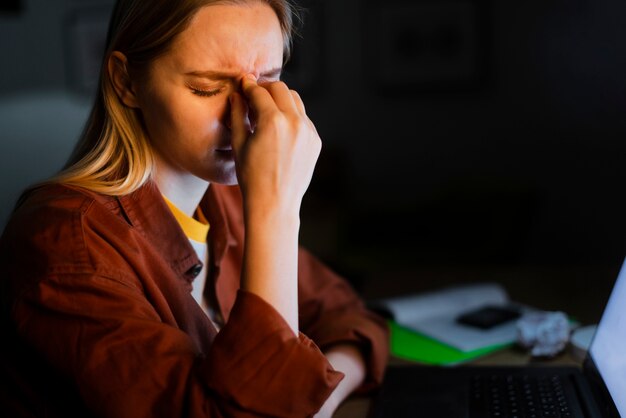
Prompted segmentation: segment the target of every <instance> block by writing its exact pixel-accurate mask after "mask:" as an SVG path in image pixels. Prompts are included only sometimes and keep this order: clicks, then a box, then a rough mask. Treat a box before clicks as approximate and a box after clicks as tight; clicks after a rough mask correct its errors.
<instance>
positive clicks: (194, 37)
mask: <svg viewBox="0 0 626 418" xmlns="http://www.w3.org/2000/svg"><path fill="white" fill-rule="evenodd" d="M206 7H207V10H210V9H208V8H210V7H217V6H206ZM266 7H268V6H266ZM231 10H233V9H231ZM234 10H235V11H237V12H238V10H237V8H235V9H234ZM272 13H273V11H272ZM199 18H200V12H199V13H198V14H197V15H196V16H194V19H193V20H192V23H191V25H190V26H189V27H188V28H187V29H186V30H185V31H183V32H182V33H181V34H180V37H179V39H177V40H176V43H177V45H176V46H175V48H173V51H172V52H175V53H174V55H176V59H177V61H178V66H179V67H180V68H182V69H184V70H185V71H207V70H214V71H237V72H240V73H242V74H246V73H255V74H261V73H264V72H267V71H271V70H273V69H275V68H277V67H278V68H280V67H282V58H283V56H282V53H283V49H282V47H283V44H282V32H280V28H279V24H278V21H277V20H276V22H275V23H276V28H277V29H278V31H277V33H276V34H277V35H278V36H279V37H280V39H277V36H273V35H270V36H269V37H268V36H260V37H259V36H257V33H256V32H254V30H253V29H252V28H242V30H243V32H242V31H241V30H237V31H233V30H232V26H228V25H226V26H224V31H222V30H217V31H216V30H215V29H219V28H220V26H221V24H220V23H217V26H215V25H212V24H203V23H202V22H200V20H199ZM205 18H206V16H205ZM251 31H252V32H251ZM261 33H262V34H263V35H265V34H266V33H265V32H261ZM279 42H280V43H279Z"/></svg>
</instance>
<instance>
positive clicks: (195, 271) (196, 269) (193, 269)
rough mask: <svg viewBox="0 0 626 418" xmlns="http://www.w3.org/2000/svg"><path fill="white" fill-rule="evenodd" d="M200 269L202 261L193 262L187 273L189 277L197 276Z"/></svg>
mask: <svg viewBox="0 0 626 418" xmlns="http://www.w3.org/2000/svg"><path fill="white" fill-rule="evenodd" d="M201 271H202V263H198V264H194V265H193V266H192V267H191V268H190V269H189V270H188V271H187V274H188V275H190V276H191V277H194V278H195V277H198V275H199V274H200V272H201Z"/></svg>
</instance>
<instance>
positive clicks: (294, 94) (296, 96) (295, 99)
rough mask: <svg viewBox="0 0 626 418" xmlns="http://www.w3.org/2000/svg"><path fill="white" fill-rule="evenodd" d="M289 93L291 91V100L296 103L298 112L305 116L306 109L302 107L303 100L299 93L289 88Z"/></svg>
mask: <svg viewBox="0 0 626 418" xmlns="http://www.w3.org/2000/svg"><path fill="white" fill-rule="evenodd" d="M290 93H291V96H292V97H293V102H294V103H295V104H296V108H297V109H298V111H299V112H300V114H301V115H302V116H305V115H306V109H305V108H304V102H303V101H302V98H301V97H300V94H298V92H297V91H295V90H290Z"/></svg>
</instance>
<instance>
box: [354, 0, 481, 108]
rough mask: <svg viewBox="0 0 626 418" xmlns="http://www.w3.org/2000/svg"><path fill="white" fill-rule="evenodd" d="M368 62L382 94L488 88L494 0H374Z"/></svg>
mask: <svg viewBox="0 0 626 418" xmlns="http://www.w3.org/2000/svg"><path fill="white" fill-rule="evenodd" d="M364 22H365V25H364V27H365V34H364V39H365V51H366V53H365V59H366V61H367V63H366V65H365V66H364V67H365V68H367V69H368V71H369V74H368V76H369V77H368V78H370V79H372V80H374V84H375V86H376V88H377V90H378V92H379V94H382V95H385V96H402V95H413V94H415V93H424V94H426V93H454V92H463V91H477V90H480V89H482V88H483V87H484V86H485V84H486V81H487V78H488V65H487V64H488V57H489V50H490V47H489V45H490V44H491V41H490V34H491V30H490V19H489V3H488V0H391V1H385V2H383V1H377V0H369V1H368V2H367V3H366V9H365V19H364Z"/></svg>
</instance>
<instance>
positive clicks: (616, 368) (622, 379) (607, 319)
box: [589, 261, 626, 417]
mask: <svg viewBox="0 0 626 418" xmlns="http://www.w3.org/2000/svg"><path fill="white" fill-rule="evenodd" d="M589 351H590V354H591V358H592V359H593V361H594V362H595V364H596V367H597V369H598V372H599V373H600V376H602V379H603V380H604V383H605V385H606V387H607V389H608V391H609V392H610V393H611V397H612V398H613V402H614V403H615V406H616V407H617V410H618V411H619V414H620V415H621V416H623V417H626V261H624V264H623V265H622V268H621V270H620V272H619V275H618V276H617V280H616V282H615V285H614V287H613V291H612V292H611V296H610V297H609V302H608V303H607V305H606V308H605V310H604V313H603V314H602V320H601V321H600V323H599V324H598V328H597V331H596V333H595V336H594V338H593V342H592V343H591V347H590V349H589Z"/></svg>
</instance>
